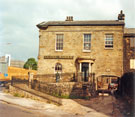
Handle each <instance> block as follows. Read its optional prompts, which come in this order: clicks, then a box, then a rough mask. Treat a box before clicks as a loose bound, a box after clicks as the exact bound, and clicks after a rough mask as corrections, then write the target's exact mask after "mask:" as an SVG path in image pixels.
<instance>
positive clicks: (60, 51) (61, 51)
mask: <svg viewBox="0 0 135 117" xmlns="http://www.w3.org/2000/svg"><path fill="white" fill-rule="evenodd" d="M55 51H56V52H62V51H63V50H55Z"/></svg>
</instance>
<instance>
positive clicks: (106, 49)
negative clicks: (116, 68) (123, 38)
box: [104, 48, 114, 50]
mask: <svg viewBox="0 0 135 117" xmlns="http://www.w3.org/2000/svg"><path fill="white" fill-rule="evenodd" d="M104 49H105V50H113V49H114V48H104Z"/></svg>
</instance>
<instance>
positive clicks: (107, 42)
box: [105, 34, 113, 48]
mask: <svg viewBox="0 0 135 117" xmlns="http://www.w3.org/2000/svg"><path fill="white" fill-rule="evenodd" d="M105 36H106V37H105V48H113V35H112V34H106V35H105Z"/></svg>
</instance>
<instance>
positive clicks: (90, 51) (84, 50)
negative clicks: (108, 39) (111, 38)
mask: <svg viewBox="0 0 135 117" xmlns="http://www.w3.org/2000/svg"><path fill="white" fill-rule="evenodd" d="M83 52H91V50H83Z"/></svg>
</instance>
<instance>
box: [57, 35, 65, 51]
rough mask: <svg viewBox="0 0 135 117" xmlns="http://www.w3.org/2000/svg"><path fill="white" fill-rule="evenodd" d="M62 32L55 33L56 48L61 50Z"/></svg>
mask: <svg viewBox="0 0 135 117" xmlns="http://www.w3.org/2000/svg"><path fill="white" fill-rule="evenodd" d="M63 38H64V36H63V34H57V35H56V50H57V51H62V50H63Z"/></svg>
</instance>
